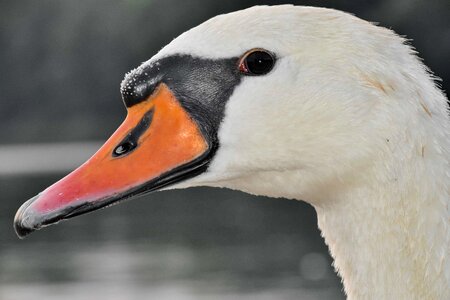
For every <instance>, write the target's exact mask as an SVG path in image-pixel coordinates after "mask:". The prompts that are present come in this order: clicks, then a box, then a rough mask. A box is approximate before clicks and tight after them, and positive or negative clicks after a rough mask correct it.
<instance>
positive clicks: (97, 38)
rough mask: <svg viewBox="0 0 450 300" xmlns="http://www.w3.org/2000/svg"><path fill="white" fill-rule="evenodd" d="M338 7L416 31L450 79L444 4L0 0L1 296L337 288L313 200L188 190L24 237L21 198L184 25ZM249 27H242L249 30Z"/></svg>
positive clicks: (405, 0)
mask: <svg viewBox="0 0 450 300" xmlns="http://www.w3.org/2000/svg"><path fill="white" fill-rule="evenodd" d="M280 3H294V4H298V5H315V6H326V7H332V8H337V9H341V10H345V11H348V12H351V13H353V14H355V15H357V16H359V17H361V18H364V19H367V20H369V21H376V22H379V23H380V24H381V25H382V26H385V27H388V28H392V29H394V30H395V31H396V32H397V33H399V34H401V35H406V36H407V37H408V38H410V39H412V40H413V41H412V43H413V45H414V46H415V47H416V48H417V49H418V51H419V53H420V56H421V57H422V58H424V61H425V63H426V64H427V65H428V66H429V67H430V68H431V69H432V70H433V71H434V72H435V74H436V75H437V76H439V77H441V78H443V82H442V86H443V88H444V90H446V91H449V87H450V17H449V16H450V1H448V0H433V1H426V0H381V1H369V0H364V1H363V0H361V1H351V0H336V1H325V0H322V1H289V2H283V1H243V0H227V1H207V0H204V1H202V0H190V1H181V0H178V1H176V0H164V1H163V0H122V1H118V0H117V1H113V0H98V1H86V0H82V1H58V0H41V1H31V0H29V1H14V0H2V1H1V2H0V43H1V44H0V45H1V47H0V70H1V80H0V191H1V194H0V299H2V300H3V299H8V300H9V299H30V298H32V299H46V300H49V299H61V298H64V299H68V300H72V299H343V298H344V295H343V293H342V291H341V290H342V287H341V283H340V280H339V278H338V277H337V276H336V275H335V274H334V272H333V270H332V268H331V258H330V257H329V254H328V251H327V248H326V247H325V245H324V242H323V240H322V238H321V237H320V233H319V231H318V229H317V224H316V222H317V221H316V215H315V212H314V210H313V209H312V207H310V206H309V205H307V204H305V203H302V202H299V201H289V200H280V199H270V198H264V197H254V196H249V195H246V194H244V193H239V192H235V191H228V190H220V189H208V188H196V189H190V190H183V191H168V192H162V193H156V194H152V195H149V196H146V197H141V198H140V199H138V200H134V201H130V202H127V203H124V204H121V205H118V206H114V207H111V208H108V209H106V210H102V211H101V212H98V211H97V212H95V213H92V214H89V215H84V216H81V217H78V218H75V219H73V220H70V221H69V222H64V223H62V224H59V225H58V226H52V227H50V228H47V229H45V230H43V231H40V232H38V233H36V234H33V235H31V236H29V237H28V238H27V239H25V240H22V241H20V240H18V239H17V237H16V236H15V233H14V231H13V228H12V221H13V217H14V214H15V211H16V210H17V208H18V207H19V206H20V205H21V204H22V203H23V202H24V201H25V200H27V199H28V198H30V197H31V196H33V195H35V194H37V193H38V192H40V191H41V190H43V189H44V188H45V187H47V186H48V185H50V184H51V183H53V182H54V181H56V180H57V179H59V178H61V177H62V176H63V175H65V174H67V173H68V172H69V171H70V170H71V169H73V168H74V167H76V166H77V165H78V164H80V163H81V162H83V161H84V160H85V159H86V158H88V157H89V156H90V155H91V154H92V153H93V152H94V151H95V150H96V149H97V147H98V146H99V145H100V144H101V143H102V141H104V140H105V139H106V138H107V137H109V135H110V134H111V133H112V132H113V131H114V129H115V128H116V127H117V126H118V125H119V124H120V122H121V121H122V119H123V118H124V117H125V108H124V107H123V105H122V102H121V98H120V94H119V84H120V81H121V80H122V78H123V75H124V74H125V72H127V71H129V70H130V69H132V68H134V67H136V66H138V65H139V64H140V63H141V62H143V61H145V60H147V59H149V58H150V57H151V56H152V55H153V54H155V53H156V52H157V51H158V50H159V49H160V48H161V47H162V46H164V45H165V44H167V43H168V42H170V41H171V40H172V39H173V38H175V37H176V36H178V35H179V34H180V33H182V32H183V31H185V30H187V29H189V28H191V27H193V26H195V25H197V24H199V23H201V22H203V21H205V20H207V19H209V18H210V17H212V16H215V15H217V14H221V13H227V12H231V11H234V10H239V9H242V8H246V7H250V6H253V5H256V4H280ZM243 30H244V29H243Z"/></svg>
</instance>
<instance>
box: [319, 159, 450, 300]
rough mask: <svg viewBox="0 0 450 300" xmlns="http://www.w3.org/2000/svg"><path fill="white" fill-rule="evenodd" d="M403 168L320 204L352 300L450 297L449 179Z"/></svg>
mask: <svg viewBox="0 0 450 300" xmlns="http://www.w3.org/2000/svg"><path fill="white" fill-rule="evenodd" d="M444 165H445V164H444ZM403 175H405V176H404V178H403V179H397V180H396V181H392V182H386V181H385V178H384V179H381V180H378V181H377V179H376V178H377V176H372V177H371V178H370V180H369V181H368V182H370V184H369V183H367V184H365V185H362V186H358V185H356V186H351V187H349V188H348V189H347V190H345V191H340V192H339V193H337V194H336V195H335V197H334V199H332V201H327V203H326V204H322V205H316V210H317V214H318V223H319V227H320V229H321V230H322V235H323V236H324V238H325V241H326V243H327V244H328V246H329V249H330V252H331V254H332V256H333V258H334V266H335V268H336V270H337V272H338V273H339V274H340V276H341V277H342V279H343V283H344V287H345V291H346V293H347V295H348V297H349V299H450V288H449V283H450V281H449V274H448V273H449V270H450V266H449V261H448V254H449V253H448V252H449V249H450V243H449V228H448V227H449V223H448V220H449V213H448V196H449V195H448V191H449V190H450V189H449V186H448V184H449V182H448V180H447V179H448V178H447V177H446V174H443V176H442V177H441V178H433V179H432V180H431V179H430V180H429V181H428V182H427V181H426V180H425V179H423V178H420V180H418V179H419V177H414V176H412V175H411V174H403ZM430 178H431V177H430Z"/></svg>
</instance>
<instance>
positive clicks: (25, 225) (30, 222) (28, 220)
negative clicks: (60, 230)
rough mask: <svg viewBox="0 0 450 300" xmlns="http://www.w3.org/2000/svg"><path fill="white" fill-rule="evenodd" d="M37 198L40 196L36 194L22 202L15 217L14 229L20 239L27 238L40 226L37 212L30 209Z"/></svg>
mask: <svg viewBox="0 0 450 300" xmlns="http://www.w3.org/2000/svg"><path fill="white" fill-rule="evenodd" d="M37 198H38V196H35V197H33V198H31V199H30V200H28V201H27V202H25V203H24V204H22V206H21V207H20V208H19V210H18V211H17V213H16V216H15V217H14V230H15V231H16V234H17V236H18V237H19V239H23V238H25V236H27V235H28V234H30V233H32V232H33V231H35V230H37V229H39V227H40V225H39V222H36V218H35V213H34V212H33V211H32V209H30V205H31V203H33V202H34V201H35V200H36V199H37Z"/></svg>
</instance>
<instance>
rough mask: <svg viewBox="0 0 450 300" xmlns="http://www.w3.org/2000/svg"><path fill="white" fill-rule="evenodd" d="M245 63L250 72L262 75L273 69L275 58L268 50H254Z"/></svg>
mask: <svg viewBox="0 0 450 300" xmlns="http://www.w3.org/2000/svg"><path fill="white" fill-rule="evenodd" d="M245 65H246V67H247V70H248V71H249V72H250V74H253V75H262V74H266V73H268V72H270V70H272V68H273V65H274V58H273V56H272V55H271V54H269V53H267V52H264V51H254V52H252V53H250V54H249V55H248V56H247V57H246V58H245Z"/></svg>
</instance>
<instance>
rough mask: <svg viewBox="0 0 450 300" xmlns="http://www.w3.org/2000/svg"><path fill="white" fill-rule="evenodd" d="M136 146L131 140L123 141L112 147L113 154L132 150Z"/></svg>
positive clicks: (121, 153)
mask: <svg viewBox="0 0 450 300" xmlns="http://www.w3.org/2000/svg"><path fill="white" fill-rule="evenodd" d="M135 147H136V146H135V145H134V144H133V143H131V142H125V143H122V144H120V145H119V146H117V147H116V149H114V156H121V155H124V154H126V153H128V152H130V151H131V150H133V149H134V148H135Z"/></svg>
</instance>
